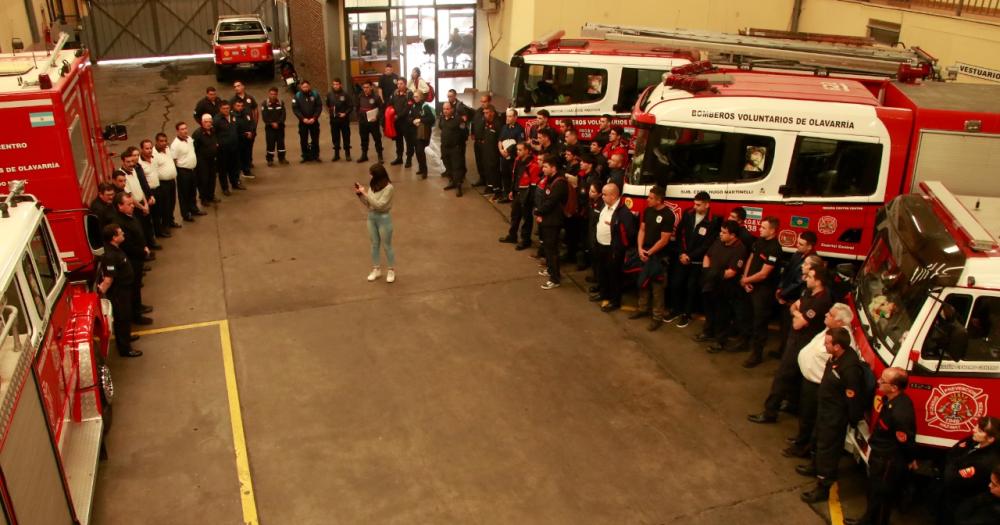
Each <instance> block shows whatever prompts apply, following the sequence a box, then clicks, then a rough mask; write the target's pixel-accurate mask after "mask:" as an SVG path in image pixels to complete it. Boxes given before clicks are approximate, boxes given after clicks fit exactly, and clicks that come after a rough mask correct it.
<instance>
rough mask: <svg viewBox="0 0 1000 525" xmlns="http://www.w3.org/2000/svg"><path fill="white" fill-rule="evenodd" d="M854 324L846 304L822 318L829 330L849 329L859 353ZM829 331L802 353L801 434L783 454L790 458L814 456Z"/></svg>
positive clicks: (813, 339)
mask: <svg viewBox="0 0 1000 525" xmlns="http://www.w3.org/2000/svg"><path fill="white" fill-rule="evenodd" d="M853 320H854V312H852V311H851V307H850V306H847V305H846V304H844V303H834V305H833V306H831V307H830V310H829V311H827V313H826V316H825V317H824V318H823V323H824V324H825V325H826V329H830V328H846V329H847V333H848V334H850V336H851V348H853V349H854V350H855V351H857V348H858V345H857V344H856V343H855V341H854V332H853V330H851V321H853ZM825 337H826V330H822V331H821V332H820V333H818V334H816V336H814V337H813V338H812V339H811V340H810V341H809V342H808V343H806V345H805V346H803V347H802V349H801V350H799V370H800V371H801V372H802V378H803V379H802V389H801V401H799V433H798V435H796V436H795V441H794V442H793V443H792V445H791V446H790V447H788V448H786V449H785V450H784V451H782V454H784V455H785V456H788V457H808V456H809V454H810V453H811V452H812V451H811V450H810V446H811V443H812V434H813V427H814V426H815V424H816V407H817V400H816V394H817V392H818V391H819V383H820V381H822V380H823V371H824V370H826V362H827V361H828V360H829V359H830V354H829V352H827V351H826V345H825V344H824V338H825Z"/></svg>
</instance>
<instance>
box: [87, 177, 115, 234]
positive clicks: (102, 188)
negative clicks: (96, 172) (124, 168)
mask: <svg viewBox="0 0 1000 525" xmlns="http://www.w3.org/2000/svg"><path fill="white" fill-rule="evenodd" d="M115 193H117V192H116V190H115V185H114V184H111V183H110V182H102V183H100V184H98V185H97V197H94V200H92V201H91V202H90V208H89V210H90V213H91V214H93V215H94V216H96V217H97V221H98V222H100V223H101V227H102V228H103V227H104V226H106V225H108V224H111V223H112V222H114V219H115V212H116V211H117V210H115V206H114V204H113V203H112V201H113V200H114V198H115Z"/></svg>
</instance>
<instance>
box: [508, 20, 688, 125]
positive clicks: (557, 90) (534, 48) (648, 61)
mask: <svg viewBox="0 0 1000 525" xmlns="http://www.w3.org/2000/svg"><path fill="white" fill-rule="evenodd" d="M564 35H565V31H562V30H560V31H555V32H553V33H551V34H548V35H545V36H543V37H541V38H539V39H538V40H535V41H533V42H531V43H530V44H528V45H526V46H524V47H522V48H521V49H519V50H518V51H517V52H516V53H514V56H513V57H512V58H511V60H510V66H511V67H512V68H514V70H515V76H516V78H515V80H514V90H513V94H512V99H511V100H513V106H514V108H515V109H517V111H518V122H519V123H520V124H521V125H522V126H525V127H527V126H530V125H531V124H532V122H533V121H534V118H535V117H534V116H535V115H536V114H537V112H538V111H539V110H541V109H545V110H547V111H548V112H549V113H550V114H551V115H552V122H553V123H554V124H555V125H557V126H559V127H561V128H565V127H567V125H571V126H572V127H574V128H576V129H577V131H578V132H579V136H580V140H583V141H590V140H591V139H593V137H594V134H595V133H596V132H597V130H598V119H599V118H600V117H601V116H602V115H611V116H612V121H611V123H612V125H615V126H622V127H624V128H626V131H629V132H630V133H631V132H632V118H631V112H632V107H633V106H634V105H635V102H636V100H637V99H638V97H639V94H640V93H642V91H643V89H645V88H646V87H647V86H649V85H652V84H656V83H659V82H662V81H663V78H664V75H665V74H667V73H669V71H670V69H671V68H673V67H675V66H681V65H684V64H688V63H690V62H691V61H692V57H694V56H696V55H694V54H692V53H691V52H686V51H680V50H673V49H669V48H664V47H662V46H659V45H656V44H646V43H629V42H612V41H609V40H606V39H603V38H575V39H568V38H563V36H564Z"/></svg>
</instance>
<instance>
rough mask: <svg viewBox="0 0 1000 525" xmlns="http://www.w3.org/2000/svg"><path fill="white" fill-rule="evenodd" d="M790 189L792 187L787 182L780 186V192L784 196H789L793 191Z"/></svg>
mask: <svg viewBox="0 0 1000 525" xmlns="http://www.w3.org/2000/svg"><path fill="white" fill-rule="evenodd" d="M789 189H790V188H789V187H788V185H787V184H782V185H781V186H778V193H779V194H780V195H781V196H782V197H787V196H788V194H789V193H791V192H790V191H789Z"/></svg>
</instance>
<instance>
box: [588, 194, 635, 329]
mask: <svg viewBox="0 0 1000 525" xmlns="http://www.w3.org/2000/svg"><path fill="white" fill-rule="evenodd" d="M601 199H602V200H603V201H604V204H603V206H602V207H601V209H600V215H599V217H598V220H597V224H596V228H597V230H596V232H595V236H596V238H597V243H596V244H595V245H594V262H595V264H596V269H597V282H598V284H597V288H598V293H599V294H600V298H601V311H602V312H611V311H613V310H617V309H618V308H621V305H622V282H623V280H624V277H625V275H624V274H623V273H622V272H623V271H624V268H623V267H624V265H625V252H626V250H628V248H629V247H631V246H632V245H633V244H634V239H635V236H636V226H635V217H634V216H633V215H632V212H631V211H629V209H628V207H627V206H625V204H624V203H623V202H622V201H621V191H620V190H619V188H618V186H617V185H615V184H612V183H608V184H605V185H604V187H603V188H602V189H601Z"/></svg>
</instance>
